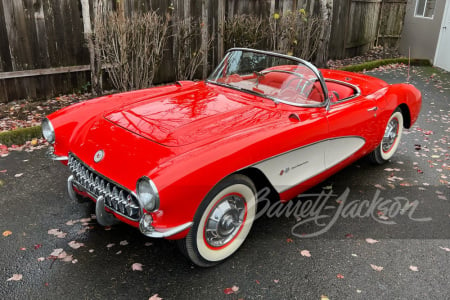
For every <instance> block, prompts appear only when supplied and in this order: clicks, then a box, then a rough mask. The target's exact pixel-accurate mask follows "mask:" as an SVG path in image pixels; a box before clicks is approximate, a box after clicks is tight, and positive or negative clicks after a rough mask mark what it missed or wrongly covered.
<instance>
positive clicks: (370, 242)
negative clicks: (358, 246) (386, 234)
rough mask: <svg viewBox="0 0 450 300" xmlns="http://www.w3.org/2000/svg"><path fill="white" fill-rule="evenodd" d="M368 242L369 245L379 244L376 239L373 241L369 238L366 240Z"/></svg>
mask: <svg viewBox="0 0 450 300" xmlns="http://www.w3.org/2000/svg"><path fill="white" fill-rule="evenodd" d="M366 242H367V243H369V244H375V243H378V241H377V240H374V239H372V238H367V239H366Z"/></svg>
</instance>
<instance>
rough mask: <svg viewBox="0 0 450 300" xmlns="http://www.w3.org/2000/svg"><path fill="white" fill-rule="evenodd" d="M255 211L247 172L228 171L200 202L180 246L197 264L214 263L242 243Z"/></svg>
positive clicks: (225, 257)
mask: <svg viewBox="0 0 450 300" xmlns="http://www.w3.org/2000/svg"><path fill="white" fill-rule="evenodd" d="M255 214H256V189H255V186H254V184H253V182H252V181H251V180H250V179H249V178H248V177H246V176H244V175H240V174H236V175H231V176H229V177H227V178H226V179H224V180H223V181H222V182H220V183H219V184H218V185H217V186H215V187H214V188H213V189H212V190H211V191H210V192H209V194H208V195H207V196H206V198H205V199H204V200H203V202H202V203H201V204H200V206H199V208H198V210H197V212H196V214H195V217H194V225H193V226H192V228H191V230H190V231H189V234H188V235H187V236H186V238H184V239H181V240H178V241H177V243H178V246H179V248H180V250H181V251H182V252H183V253H184V254H185V255H186V256H187V257H188V258H189V259H190V260H191V261H192V262H193V263H194V264H196V265H198V266H201V267H210V266H214V265H216V264H218V263H220V262H222V261H224V260H225V259H227V258H228V257H230V256H231V255H232V254H233V253H234V252H236V251H237V250H238V249H239V247H240V246H241V245H242V244H243V242H244V240H245V238H246V237H247V235H248V233H249V232H250V229H251V227H252V225H253V221H254V218H255Z"/></svg>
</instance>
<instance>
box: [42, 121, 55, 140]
mask: <svg viewBox="0 0 450 300" xmlns="http://www.w3.org/2000/svg"><path fill="white" fill-rule="evenodd" d="M41 131H42V136H43V137H44V139H45V140H46V141H47V142H49V143H50V144H54V143H55V129H54V127H53V124H52V122H50V120H49V119H48V118H45V119H43V120H42V124H41Z"/></svg>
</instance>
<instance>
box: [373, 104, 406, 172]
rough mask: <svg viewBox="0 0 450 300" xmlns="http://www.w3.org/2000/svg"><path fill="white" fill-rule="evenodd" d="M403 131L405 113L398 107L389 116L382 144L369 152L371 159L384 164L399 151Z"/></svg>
mask: <svg viewBox="0 0 450 300" xmlns="http://www.w3.org/2000/svg"><path fill="white" fill-rule="evenodd" d="M402 132H403V115H402V112H401V111H400V109H398V108H397V109H396V110H395V111H394V113H393V114H392V115H391V117H390V118H389V121H388V123H387V125H386V129H385V130H384V135H383V140H382V141H381V143H380V145H378V147H377V148H376V149H375V150H373V152H371V153H370V154H369V159H370V160H371V161H372V162H373V163H375V164H379V165H381V164H384V163H385V162H387V161H388V160H389V159H390V158H391V157H392V156H393V155H394V153H395V151H397V148H398V145H399V144H400V139H401V137H402Z"/></svg>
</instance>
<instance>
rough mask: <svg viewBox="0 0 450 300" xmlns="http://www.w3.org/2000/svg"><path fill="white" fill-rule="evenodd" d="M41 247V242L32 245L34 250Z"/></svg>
mask: <svg viewBox="0 0 450 300" xmlns="http://www.w3.org/2000/svg"><path fill="white" fill-rule="evenodd" d="M41 247H42V245H41V244H36V245H34V250H37V249H39V248H41Z"/></svg>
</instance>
